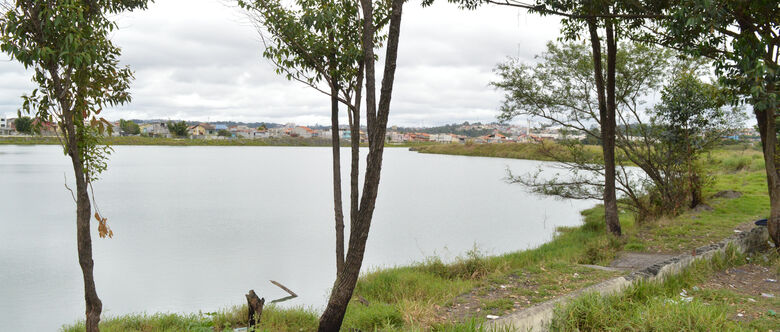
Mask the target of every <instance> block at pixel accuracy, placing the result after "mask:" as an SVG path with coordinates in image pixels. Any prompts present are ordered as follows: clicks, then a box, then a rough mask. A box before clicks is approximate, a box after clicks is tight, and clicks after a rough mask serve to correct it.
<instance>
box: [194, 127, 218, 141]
mask: <svg viewBox="0 0 780 332" xmlns="http://www.w3.org/2000/svg"><path fill="white" fill-rule="evenodd" d="M187 131H188V132H189V134H190V137H192V138H196V139H203V138H209V136H216V135H217V129H216V127H214V125H212V124H209V123H200V124H197V125H194V126H190V127H189V128H187Z"/></svg>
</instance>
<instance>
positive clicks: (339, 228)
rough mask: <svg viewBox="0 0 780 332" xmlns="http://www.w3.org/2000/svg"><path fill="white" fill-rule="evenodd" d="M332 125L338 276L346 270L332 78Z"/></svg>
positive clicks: (335, 88)
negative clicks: (342, 270)
mask: <svg viewBox="0 0 780 332" xmlns="http://www.w3.org/2000/svg"><path fill="white" fill-rule="evenodd" d="M331 80H332V81H333V82H332V83H331V88H330V107H331V113H330V123H331V132H332V133H333V137H332V139H331V142H332V145H333V147H332V148H333V212H334V214H335V216H336V276H337V277H338V275H339V271H341V269H343V268H344V212H343V207H342V202H341V142H340V139H339V99H338V93H339V89H338V85H337V84H338V83H336V82H335V79H334V78H333V76H331Z"/></svg>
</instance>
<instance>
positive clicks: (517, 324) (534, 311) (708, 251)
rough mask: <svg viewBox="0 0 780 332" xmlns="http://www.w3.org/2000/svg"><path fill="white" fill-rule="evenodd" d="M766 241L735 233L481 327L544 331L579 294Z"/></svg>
mask: <svg viewBox="0 0 780 332" xmlns="http://www.w3.org/2000/svg"><path fill="white" fill-rule="evenodd" d="M768 239H769V233H768V232H767V230H766V227H763V226H759V227H755V228H753V229H751V230H750V231H748V232H742V233H737V234H735V235H732V236H730V237H728V238H726V239H724V240H722V241H720V242H718V243H714V244H711V245H707V246H703V247H699V248H696V249H695V250H693V251H692V252H691V253H689V254H682V255H678V256H675V257H672V258H670V259H667V260H665V261H663V262H660V263H656V264H653V265H651V266H649V267H647V268H645V269H642V270H639V271H636V272H632V273H630V274H629V275H627V276H622V277H617V278H612V279H609V280H607V281H604V282H601V283H598V284H596V285H593V286H589V287H586V288H583V289H580V290H577V291H574V292H572V293H569V294H566V295H563V296H560V297H557V298H555V299H552V300H549V301H546V302H543V303H540V304H537V305H535V306H532V307H530V308H526V309H523V310H521V311H517V312H514V313H512V314H510V315H507V316H503V317H501V318H499V319H496V320H494V321H489V322H487V323H485V327H487V329H488V330H500V331H506V330H509V331H547V327H548V326H547V325H548V324H549V323H550V321H551V320H552V317H553V312H554V311H555V307H557V306H558V305H559V304H565V303H566V302H568V301H570V300H572V299H575V298H577V297H580V296H582V295H583V294H586V293H593V292H595V293H598V294H601V295H606V294H611V293H615V292H619V291H622V290H623V289H625V288H626V287H628V286H630V285H631V284H633V283H634V282H636V281H637V280H663V279H664V278H666V276H669V275H675V274H677V273H680V272H681V271H682V270H683V269H685V268H686V267H688V266H689V265H691V263H693V262H694V261H695V260H697V259H710V258H712V256H713V255H715V254H716V253H720V252H724V251H725V250H726V248H727V247H728V246H729V245H731V246H733V247H734V249H736V250H738V251H740V252H748V253H749V252H755V251H760V250H764V249H766V248H767V247H768Z"/></svg>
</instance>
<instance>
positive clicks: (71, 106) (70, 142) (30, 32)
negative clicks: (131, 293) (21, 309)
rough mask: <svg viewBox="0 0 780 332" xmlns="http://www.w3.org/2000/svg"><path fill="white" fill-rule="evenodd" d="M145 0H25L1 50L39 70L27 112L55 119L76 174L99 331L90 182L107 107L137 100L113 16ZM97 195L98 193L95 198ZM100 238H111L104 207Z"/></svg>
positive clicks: (91, 308)
mask: <svg viewBox="0 0 780 332" xmlns="http://www.w3.org/2000/svg"><path fill="white" fill-rule="evenodd" d="M146 4H147V1H146V0H18V1H15V3H14V4H13V5H11V4H9V3H5V6H4V7H5V8H6V9H7V10H6V11H5V13H4V15H3V16H2V18H0V50H2V51H3V52H5V53H7V54H9V55H10V56H11V57H12V58H13V59H15V60H16V61H18V62H20V63H21V64H23V65H24V66H25V67H26V68H28V69H32V70H33V71H34V75H33V78H32V79H33V81H34V82H35V83H36V84H37V85H38V88H37V89H35V90H33V91H32V93H31V94H29V95H26V96H24V97H23V99H24V102H23V104H22V110H23V111H25V112H27V113H30V114H34V116H35V118H36V119H37V120H38V121H56V122H57V126H58V129H59V134H60V135H61V142H62V146H63V149H64V152H65V154H67V155H68V156H69V157H70V159H71V163H72V164H73V173H74V175H75V179H76V193H75V195H74V196H75V197H74V200H75V201H76V230H77V232H76V236H77V242H78V257H79V264H80V266H81V271H82V274H83V278H84V298H85V301H86V329H87V331H89V332H92V331H98V330H99V329H98V323H99V321H100V313H101V311H102V302H101V301H100V298H98V295H97V290H96V289H95V279H94V275H93V267H94V262H93V260H92V237H91V235H90V218H91V214H92V209H91V204H90V198H91V197H90V194H89V188H90V186H91V184H92V182H94V181H95V180H97V178H98V175H99V174H100V172H101V171H103V170H105V169H106V167H107V157H108V154H109V153H110V151H111V150H110V148H109V147H107V146H102V145H100V137H101V133H102V132H103V131H106V130H109V131H110V130H111V129H110V128H111V126H110V123H109V122H108V121H106V120H105V119H103V118H101V117H99V115H100V113H101V111H102V110H103V108H104V107H107V106H114V105H117V104H123V103H127V102H129V101H130V95H129V93H128V91H127V90H128V88H129V85H130V81H131V79H132V72H131V71H130V69H129V68H126V67H124V68H123V67H120V65H119V55H120V49H119V48H118V47H116V46H114V45H113V43H112V42H111V40H110V39H109V35H110V34H111V32H112V31H113V30H114V29H116V24H115V23H114V22H112V21H111V20H110V19H109V18H108V17H107V16H108V15H109V14H118V13H120V12H123V11H126V10H133V9H138V8H141V9H143V8H145V7H146ZM92 198H94V197H92ZM95 218H96V219H97V220H98V231H99V235H100V236H101V237H105V236H109V237H110V236H112V232H111V230H110V229H109V228H108V226H107V224H106V218H105V217H103V216H101V215H100V214H99V213H98V212H97V211H96V212H95Z"/></svg>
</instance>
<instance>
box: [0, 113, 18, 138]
mask: <svg viewBox="0 0 780 332" xmlns="http://www.w3.org/2000/svg"><path fill="white" fill-rule="evenodd" d="M12 125H13V122H12V121H11V120H10V119H8V118H6V117H5V115H0V135H11V134H12V133H13V132H15V130H14V129H13V128H12Z"/></svg>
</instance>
